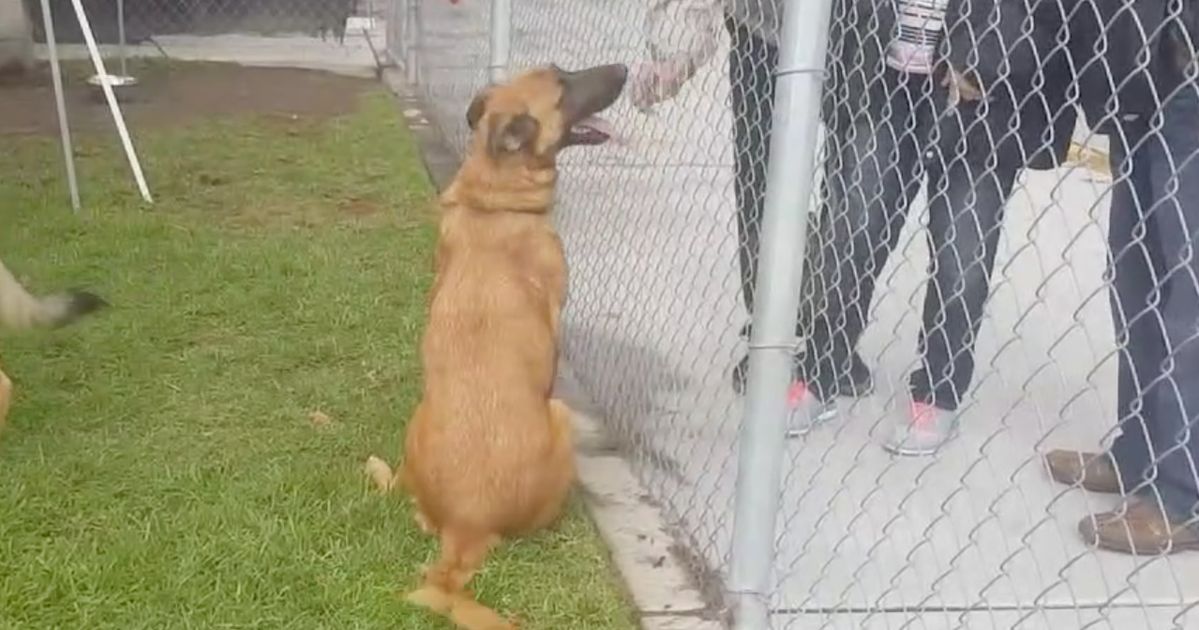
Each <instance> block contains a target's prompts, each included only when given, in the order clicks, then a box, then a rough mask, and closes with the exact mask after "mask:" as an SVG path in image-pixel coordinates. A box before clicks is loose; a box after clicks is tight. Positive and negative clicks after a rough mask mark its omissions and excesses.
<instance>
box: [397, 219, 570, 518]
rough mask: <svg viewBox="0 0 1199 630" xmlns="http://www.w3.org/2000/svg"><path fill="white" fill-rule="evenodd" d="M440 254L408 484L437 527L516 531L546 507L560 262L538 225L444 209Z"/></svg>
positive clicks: (553, 240)
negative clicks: (456, 525)
mask: <svg viewBox="0 0 1199 630" xmlns="http://www.w3.org/2000/svg"><path fill="white" fill-rule="evenodd" d="M440 247H441V253H440V259H439V263H438V267H439V268H438V272H437V280H436V287H435V289H434V292H433V296H432V301H431V305H430V309H429V324H428V329H427V331H426V333H425V338H424V341H423V344H422V356H423V363H424V370H425V388H424V396H423V399H422V401H421V409H420V413H421V414H422V416H423V417H422V418H421V420H419V421H414V422H413V424H412V426H411V428H410V435H409V438H408V440H409V444H410V445H411V446H412V448H411V449H409V450H408V454H407V456H408V460H407V461H406V464H405V466H406V468H407V470H408V474H409V475H411V476H412V477H413V479H412V483H410V484H409V485H410V487H411V488H412V489H413V490H414V492H415V493H416V494H418V501H419V503H420V505H421V508H422V510H424V512H425V515H426V516H427V517H428V518H429V519H430V520H431V521H432V522H434V523H439V524H448V523H458V524H462V525H464V526H470V527H481V528H483V527H485V528H486V529H487V530H489V531H493V532H496V533H500V534H505V535H508V534H512V533H518V531H519V530H521V529H523V526H524V525H525V524H526V523H528V522H529V521H530V520H531V519H532V516H531V514H532V513H533V512H535V511H537V510H538V509H539V507H540V505H541V503H542V502H544V501H545V497H544V493H545V489H544V488H543V487H542V486H543V485H544V481H545V480H544V477H545V472H546V470H545V469H546V466H547V462H546V461H545V455H546V453H547V452H549V450H550V447H551V444H552V442H553V440H554V439H555V438H556V436H555V435H553V433H552V427H551V420H550V418H549V407H548V405H547V401H548V399H549V397H550V392H551V390H552V388H553V381H554V371H555V365H556V360H557V334H556V330H555V328H556V319H557V313H558V309H559V308H560V306H561V302H562V298H563V291H564V287H565V260H564V258H563V255H562V249H561V246H560V244H559V242H558V238H557V236H556V235H555V234H554V232H553V231H552V229H551V227H550V226H549V224H548V219H547V217H545V216H544V215H496V214H493V213H485V212H484V213H481V212H478V211H476V210H474V209H471V208H467V207H451V208H448V209H447V210H446V215H445V216H444V218H443V224H442V242H441V245H440ZM557 472H558V473H559V474H563V475H565V474H570V472H571V471H569V470H561V471H557Z"/></svg>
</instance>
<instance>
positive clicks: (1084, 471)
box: [1045, 450, 1123, 494]
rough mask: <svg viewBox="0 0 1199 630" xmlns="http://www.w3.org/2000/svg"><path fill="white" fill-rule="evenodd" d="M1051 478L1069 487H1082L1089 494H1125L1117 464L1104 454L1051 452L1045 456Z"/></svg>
mask: <svg viewBox="0 0 1199 630" xmlns="http://www.w3.org/2000/svg"><path fill="white" fill-rule="evenodd" d="M1045 463H1046V464H1048V465H1049V476H1051V477H1053V480H1054V481H1056V482H1058V483H1064V484H1066V485H1068V486H1077V485H1081V486H1082V487H1083V488H1086V489H1087V491H1089V492H1103V493H1108V494H1123V491H1122V489H1121V487H1120V473H1118V472H1116V463H1115V462H1113V461H1112V458H1111V457H1110V456H1108V455H1107V454H1104V453H1086V452H1082V451H1064V450H1056V451H1050V452H1049V453H1048V454H1046V455H1045Z"/></svg>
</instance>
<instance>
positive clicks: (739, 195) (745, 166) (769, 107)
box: [725, 20, 778, 313]
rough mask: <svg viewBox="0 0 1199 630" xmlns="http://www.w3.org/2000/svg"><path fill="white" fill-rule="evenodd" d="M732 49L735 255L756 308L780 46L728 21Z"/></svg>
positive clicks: (746, 296) (745, 292)
mask: <svg viewBox="0 0 1199 630" xmlns="http://www.w3.org/2000/svg"><path fill="white" fill-rule="evenodd" d="M725 27H726V28H727V29H728V31H729V36H730V38H731V41H732V45H731V47H730V49H729V93H730V97H731V101H732V110H733V160H734V170H735V181H734V184H733V193H734V196H735V197H736V202H737V237H738V243H737V258H738V263H739V264H740V267H741V297H742V300H743V301H744V302H745V308H746V310H747V311H749V312H751V313H752V312H753V308H754V282H755V281H756V278H757V258H758V242H759V233H760V231H761V218H762V205H763V203H764V202H765V197H766V164H767V158H768V156H769V153H770V133H771V125H772V123H773V116H774V82H775V76H774V75H775V71H776V70H777V69H778V48H777V47H775V46H773V45H771V44H769V43H767V42H765V41H763V40H762V39H759V38H758V37H755V36H754V35H753V34H751V33H750V32H749V31H747V30H746V29H745V28H743V27H741V26H739V25H738V24H737V23H736V22H734V21H733V20H726V21H725Z"/></svg>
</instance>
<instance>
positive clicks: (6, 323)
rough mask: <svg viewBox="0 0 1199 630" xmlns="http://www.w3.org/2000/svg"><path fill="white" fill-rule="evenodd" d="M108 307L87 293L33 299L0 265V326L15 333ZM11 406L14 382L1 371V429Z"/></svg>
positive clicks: (67, 322)
mask: <svg viewBox="0 0 1199 630" xmlns="http://www.w3.org/2000/svg"><path fill="white" fill-rule="evenodd" d="M102 306H105V302H104V300H102V299H100V298H99V297H97V296H96V295H93V294H91V293H88V292H86V291H68V292H66V293H58V294H54V295H48V296H45V297H35V296H33V295H30V293H29V292H28V291H26V290H25V287H23V286H21V283H20V282H18V281H17V279H16V278H15V277H14V276H13V275H12V273H10V272H9V271H8V268H6V267H5V266H4V263H3V262H2V261H0V326H3V327H4V328H11V329H14V330H24V329H29V328H38V327H44V328H54V327H58V326H64V325H66V324H69V323H71V322H73V321H75V320H76V319H79V318H80V317H82V316H84V315H86V314H88V313H90V312H92V311H94V310H96V309H99V308H100V307H102ZM11 404H12V381H11V380H9V378H8V375H7V374H5V373H4V370H2V369H0V429H3V428H4V422H5V420H6V419H7V417H8V408H9V406H10V405H11Z"/></svg>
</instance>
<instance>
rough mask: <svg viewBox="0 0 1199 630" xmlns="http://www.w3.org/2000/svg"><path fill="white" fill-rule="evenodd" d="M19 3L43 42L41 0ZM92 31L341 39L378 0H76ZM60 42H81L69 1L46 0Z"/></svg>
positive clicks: (108, 37)
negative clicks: (48, 1)
mask: <svg viewBox="0 0 1199 630" xmlns="http://www.w3.org/2000/svg"><path fill="white" fill-rule="evenodd" d="M5 2H12V3H14V4H18V3H24V5H25V8H26V10H27V11H28V14H29V15H30V16H31V17H32V25H33V31H34V39H35V40H36V41H38V42H45V32H44V30H45V29H44V27H43V25H42V17H41V15H42V6H41V2H40V0H5ZM81 4H82V6H83V9H84V10H85V11H86V12H87V15H88V21H89V23H90V25H91V27H92V30H93V34H94V35H95V38H96V40H97V41H98V42H100V43H102V44H116V43H117V42H118V41H119V36H120V31H121V27H122V24H121V22H122V19H123V21H124V24H123V26H124V31H125V38H126V42H127V43H128V44H130V45H134V46H136V45H139V44H143V43H148V42H151V41H152V40H153V39H154V38H156V37H163V36H178V35H185V36H213V35H225V34H231V33H237V34H256V35H294V34H302V35H305V36H310V37H320V38H322V39H326V40H328V41H334V42H338V43H344V41H345V38H346V35H347V29H348V28H353V25H352V24H351V23H350V20H351V18H353V17H359V18H381V17H382V14H383V12H384V9H385V7H384V6H383V2H382V1H381V0H123V1H122V2H116V1H115V0H81ZM50 12H51V15H53V16H54V17H55V22H54V34H55V36H56V37H57V40H58V42H59V43H64V44H78V43H82V42H83V33H82V31H81V30H80V27H79V22H78V20H76V19H75V17H74V15H75V14H74V9H73V6H72V0H50Z"/></svg>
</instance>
